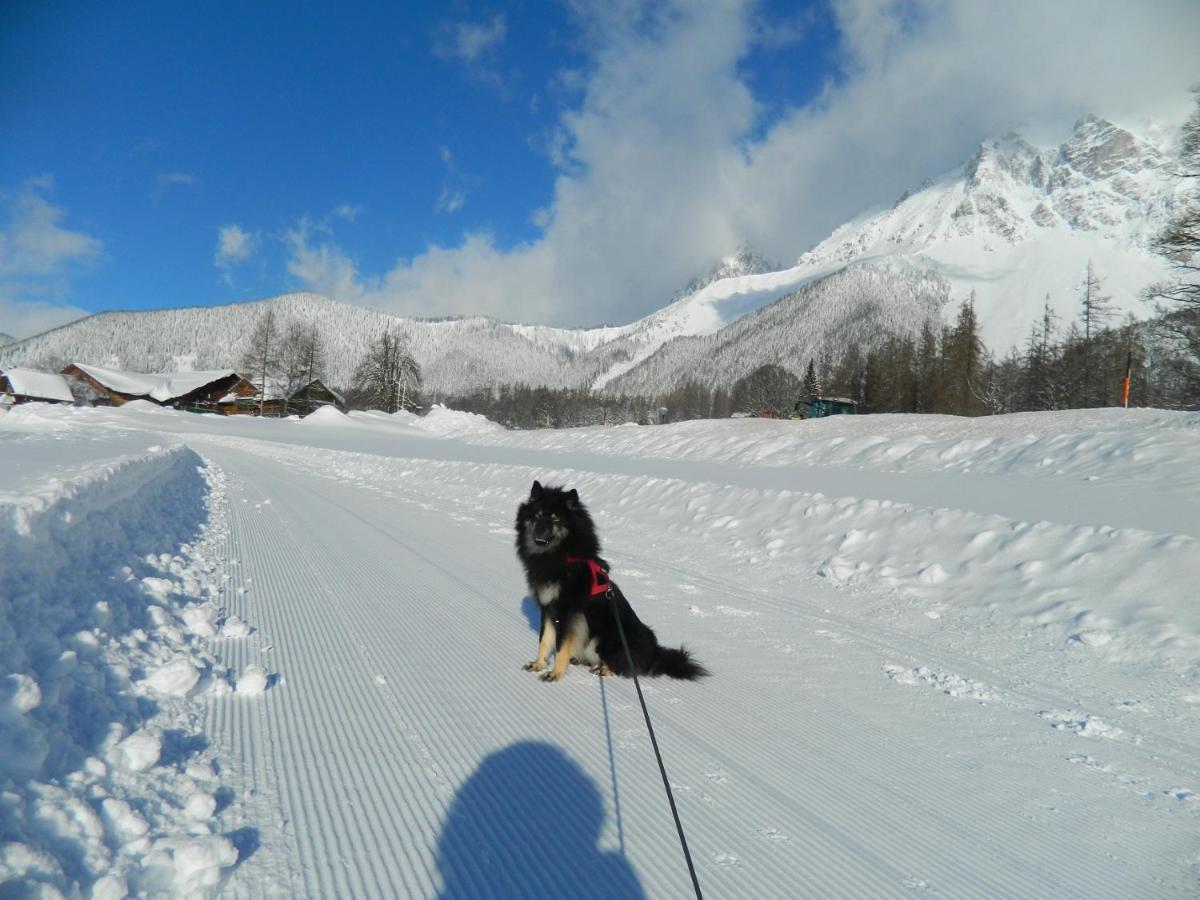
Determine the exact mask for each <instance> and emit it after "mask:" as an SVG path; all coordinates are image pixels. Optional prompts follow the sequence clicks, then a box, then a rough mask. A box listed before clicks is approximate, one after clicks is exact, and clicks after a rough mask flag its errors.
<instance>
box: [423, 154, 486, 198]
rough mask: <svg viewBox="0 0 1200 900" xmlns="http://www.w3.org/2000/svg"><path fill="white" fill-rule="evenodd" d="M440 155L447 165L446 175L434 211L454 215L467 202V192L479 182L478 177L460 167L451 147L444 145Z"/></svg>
mask: <svg viewBox="0 0 1200 900" xmlns="http://www.w3.org/2000/svg"><path fill="white" fill-rule="evenodd" d="M439 155H440V156H441V158H442V163H443V165H445V167H446V177H445V178H444V179H442V190H441V193H440V194H438V198H437V202H436V203H435V204H434V205H433V211H434V212H438V213H445V214H446V215H453V214H454V213H456V212H458V211H459V210H460V209H462V208H463V206H464V205H465V204H466V202H467V193H468V192H469V191H470V190H471V188H473V187H474V186H475V185H476V184H477V183H478V179H477V178H474V177H472V176H470V175H467V174H466V173H464V172H462V171H461V170H460V169H459V167H458V163H457V162H456V161H455V159H454V154H453V153H452V152H451V151H450V148H449V147H442V148H441V150H440V151H439Z"/></svg>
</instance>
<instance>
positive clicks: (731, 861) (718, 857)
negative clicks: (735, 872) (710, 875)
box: [713, 853, 738, 869]
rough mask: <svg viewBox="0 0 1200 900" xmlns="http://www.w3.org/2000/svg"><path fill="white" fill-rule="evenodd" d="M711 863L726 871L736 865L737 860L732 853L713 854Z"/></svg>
mask: <svg viewBox="0 0 1200 900" xmlns="http://www.w3.org/2000/svg"><path fill="white" fill-rule="evenodd" d="M713 862H715V863H716V864H717V865H718V866H720V867H721V868H723V869H728V868H731V867H732V866H736V865H737V864H738V858H737V856H736V855H734V854H733V853H714V854H713Z"/></svg>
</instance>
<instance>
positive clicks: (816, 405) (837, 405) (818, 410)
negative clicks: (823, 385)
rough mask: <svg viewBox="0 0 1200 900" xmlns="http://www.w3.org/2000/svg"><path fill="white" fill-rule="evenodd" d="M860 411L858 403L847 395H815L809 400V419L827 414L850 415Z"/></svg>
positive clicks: (821, 417) (819, 417)
mask: <svg viewBox="0 0 1200 900" xmlns="http://www.w3.org/2000/svg"><path fill="white" fill-rule="evenodd" d="M856 412H858V404H857V403H856V402H854V401H853V400H850V399H848V398H846V397H813V398H812V399H811V400H809V401H808V416H807V418H809V419H823V418H825V417H826V416H850V415H854V414H855V413H856Z"/></svg>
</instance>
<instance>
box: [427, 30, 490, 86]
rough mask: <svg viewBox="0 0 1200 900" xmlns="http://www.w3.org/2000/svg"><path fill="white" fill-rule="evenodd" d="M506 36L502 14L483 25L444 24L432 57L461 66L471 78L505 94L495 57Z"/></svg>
mask: <svg viewBox="0 0 1200 900" xmlns="http://www.w3.org/2000/svg"><path fill="white" fill-rule="evenodd" d="M507 34H508V24H507V22H506V21H505V18H504V15H503V14H502V13H497V14H496V15H494V16H492V17H491V19H489V20H488V21H486V22H468V21H460V22H443V23H442V25H441V27H440V28H439V29H438V33H437V35H435V37H434V41H433V55H434V56H436V57H438V58H439V59H443V60H446V61H447V62H455V63H458V64H460V65H462V66H463V67H464V68H465V70H466V71H467V73H468V74H469V75H471V76H472V77H473V78H476V79H477V80H479V81H482V82H484V83H485V84H490V85H491V86H492V87H494V88H496V89H498V90H500V91H501V92H504V91H505V86H504V80H503V78H501V76H500V74H499V72H498V71H497V70H496V55H497V52H498V50H499V49H500V47H501V45H503V43H504V39H505V37H506V36H507Z"/></svg>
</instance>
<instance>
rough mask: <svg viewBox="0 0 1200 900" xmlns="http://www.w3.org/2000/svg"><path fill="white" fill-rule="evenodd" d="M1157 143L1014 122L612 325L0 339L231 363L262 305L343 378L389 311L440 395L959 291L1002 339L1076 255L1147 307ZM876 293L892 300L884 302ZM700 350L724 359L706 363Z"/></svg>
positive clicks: (840, 318) (617, 386) (373, 324)
mask: <svg viewBox="0 0 1200 900" xmlns="http://www.w3.org/2000/svg"><path fill="white" fill-rule="evenodd" d="M1171 162H1172V157H1171V155H1170V154H1169V153H1168V152H1165V151H1164V150H1162V149H1160V148H1158V147H1156V146H1155V145H1154V144H1153V143H1152V142H1150V141H1148V140H1146V139H1143V138H1139V137H1138V136H1137V135H1135V134H1133V133H1132V132H1130V131H1128V130H1126V129H1124V128H1121V127H1119V126H1117V125H1114V124H1113V123H1111V122H1109V121H1107V120H1105V119H1102V118H1100V117H1098V116H1085V117H1084V118H1082V119H1080V120H1079V121H1078V122H1076V123H1075V127H1074V129H1073V131H1072V133H1071V135H1070V137H1069V138H1068V139H1067V140H1066V141H1065V142H1063V143H1061V144H1059V145H1057V146H1051V147H1038V146H1035V145H1034V144H1032V143H1031V142H1029V141H1028V140H1027V139H1025V138H1024V137H1023V136H1021V135H1020V134H1018V133H1016V132H1010V133H1009V134H1006V135H1004V136H1003V137H1001V138H998V139H995V140H989V141H984V142H982V143H981V144H980V145H979V146H978V148H977V149H976V150H975V152H974V153H973V154H972V155H971V156H970V157H969V158H968V159H967V160H966V161H965V162H964V163H962V164H961V165H960V166H958V167H956V168H955V169H954V170H951V171H950V172H947V173H944V174H943V175H942V176H940V177H937V178H932V179H927V180H926V181H925V182H924V183H923V184H922V186H921V187H920V188H918V189H916V190H913V191H908V192H905V194H903V195H902V196H901V197H900V198H899V199H898V200H897V201H896V202H895V203H893V204H892V205H891V206H890V207H886V208H882V207H881V208H876V209H873V210H869V211H867V212H865V213H863V214H861V215H859V216H857V217H855V218H853V219H851V220H850V221H848V222H846V223H845V224H843V225H842V226H840V227H839V228H837V229H835V230H834V231H833V232H832V233H831V234H830V235H829V237H827V238H826V239H825V240H823V241H821V242H820V243H818V244H817V245H815V246H814V247H812V248H810V249H809V250H807V251H805V252H804V253H802V254H801V255H800V256H799V257H798V258H797V260H796V261H795V263H794V264H793V265H792V266H790V267H786V268H779V267H777V265H774V264H771V263H769V262H768V261H766V260H765V259H764V258H763V257H762V256H761V255H760V254H758V253H757V252H756V251H755V250H754V249H753V248H751V247H749V246H747V245H742V246H740V247H738V248H737V250H735V251H734V252H733V253H732V254H730V255H729V256H727V257H725V258H723V259H721V260H718V261H717V262H716V263H715V264H714V266H713V267H712V268H711V269H710V270H709V271H708V272H706V273H705V274H703V275H700V276H698V277H697V278H695V279H693V280H692V281H691V282H689V284H688V285H687V286H685V287H684V288H683V289H682V290H680V291H679V292H677V293H676V294H675V295H674V297H673V298H672V299H671V301H670V302H668V303H667V304H666V305H665V306H664V307H662V308H661V309H659V310H656V311H655V312H653V313H651V314H649V315H648V316H645V317H644V318H642V319H639V320H637V321H636V322H632V323H629V324H627V325H623V326H603V327H597V328H582V329H567V328H555V327H551V326H541V325H530V324H513V323H506V322H501V321H499V320H496V319H492V318H490V317H485V316H472V317H464V318H442V319H420V318H401V317H396V316H392V315H390V314H387V313H384V312H382V311H379V310H376V309H371V308H368V307H360V306H353V305H350V304H345V303H339V302H337V301H333V300H328V299H326V298H323V297H319V296H317V295H314V294H306V293H296V294H284V295H280V296H278V297H273V298H267V299H263V300H256V301H248V302H244V303H233V304H226V305H223V306H219V307H193V308H190V309H166V310H157V311H151V312H144V313H136V312H106V313H99V314H97V315H95V316H89V317H87V318H85V319H82V320H79V321H77V322H75V323H71V324H70V325H66V326H61V327H60V328H58V329H54V330H53V331H51V332H46V333H44V334H43V335H36V336H34V337H32V338H29V339H26V340H24V341H19V342H16V343H15V344H12V345H9V346H7V347H0V365H3V364H13V363H22V364H35V363H38V362H43V363H54V362H58V361H69V360H71V359H82V358H83V357H85V356H90V357H91V358H90V359H87V360H86V361H90V362H93V363H97V364H100V363H105V362H109V363H113V362H115V363H117V364H118V365H119V366H123V367H125V368H130V369H139V370H143V371H162V370H164V369H165V368H170V367H178V366H187V365H190V366H194V367H198V368H222V367H226V366H231V365H236V363H237V360H238V359H240V358H241V354H242V352H243V350H244V345H245V343H246V339H247V335H248V334H249V332H250V331H251V330H252V328H253V319H254V318H255V317H256V316H257V314H258V313H259V312H261V309H262V308H263V307H264V306H266V305H273V306H274V307H275V308H278V309H280V310H282V311H283V312H284V313H285V314H286V315H288V316H291V317H294V318H297V319H299V320H300V321H302V322H305V323H317V324H322V325H324V326H326V331H327V332H328V334H327V343H328V344H329V345H330V346H329V354H328V355H329V358H330V377H329V380H330V381H331V383H333V384H335V385H340V386H344V385H346V384H348V383H349V380H350V378H351V376H352V374H353V369H354V366H355V365H356V364H357V361H358V359H360V358H361V357H362V355H363V354H364V353H365V352H366V348H367V346H368V345H369V343H370V342H371V341H372V340H374V339H375V338H376V337H378V335H379V334H381V333H382V332H383V330H384V329H385V328H394V329H398V330H399V331H400V332H402V333H403V334H405V335H406V337H407V338H408V339H409V341H410V345H411V347H412V350H413V354H414V356H415V357H416V358H417V360H418V362H420V363H421V365H422V368H423V370H424V373H425V377H426V382H427V384H428V385H429V386H430V387H431V388H432V389H434V390H435V391H437V392H439V393H442V394H455V393H464V392H468V391H472V390H477V389H479V388H484V387H492V386H495V385H497V384H502V383H524V384H529V385H531V386H547V387H553V388H590V389H593V390H601V389H607V390H619V391H638V392H649V393H656V392H660V391H667V390H670V389H672V388H673V387H674V386H675V384H676V383H678V381H680V380H682V379H683V378H686V377H696V376H697V373H704V374H703V378H702V380H704V381H706V382H708V383H710V385H712V386H717V385H720V384H725V385H728V384H729V383H730V382H731V381H732V380H734V379H736V378H737V377H739V376H740V375H742V374H745V372H746V371H749V370H750V369H752V368H754V367H755V366H757V365H761V364H762V363H765V362H773V363H778V364H786V365H789V366H792V367H795V366H796V365H803V364H804V361H805V360H806V359H807V358H808V357H814V356H819V355H821V354H822V353H825V354H828V353H830V352H833V351H834V350H835V349H836V348H837V347H839V346H844V342H845V341H846V340H848V339H850V338H849V336H850V335H860V336H861V337H859V338H855V339H856V340H863V341H865V342H866V343H867V344H868V345H869V344H870V343H871V342H872V340H875V339H877V338H878V337H879V332H880V331H881V329H885V328H886V329H892V330H900V331H905V330H907V331H909V332H911V331H913V330H914V329H916V328H919V327H920V325H921V324H922V321H923V319H922V321H916V320H914V319H913V316H915V315H917V314H918V312H919V313H920V315H921V316H922V317H934V318H938V317H940V318H941V319H942V320H943V321H945V320H948V318H949V317H950V316H951V315H952V314H953V310H954V307H955V306H956V305H957V302H959V301H962V300H963V299H965V298H966V297H968V296H974V297H975V305H976V312H977V315H978V318H979V321H980V324H981V331H982V336H983V338H984V340H985V342H986V343H987V344H988V345H989V346H990V347H991V348H992V349H993V350H995V351H997V352H1004V351H1005V350H1007V349H1008V347H1010V346H1013V345H1020V344H1021V343H1023V341H1024V339H1025V337H1026V336H1027V334H1028V331H1029V328H1030V327H1031V326H1032V324H1033V323H1034V322H1036V321H1037V320H1039V319H1040V317H1041V313H1042V309H1043V305H1044V303H1045V302H1046V301H1047V299H1049V302H1050V305H1051V308H1052V310H1053V311H1054V312H1055V313H1056V314H1057V315H1058V317H1059V318H1060V320H1063V321H1070V320H1073V319H1074V318H1075V310H1076V308H1077V303H1078V300H1077V296H1076V294H1075V291H1076V288H1077V287H1078V285H1079V284H1080V283H1081V282H1082V277H1083V271H1084V269H1085V267H1086V265H1087V263H1088V261H1089V260H1092V261H1094V263H1095V267H1096V270H1097V272H1098V274H1099V275H1100V276H1101V277H1102V278H1104V279H1105V284H1104V290H1105V292H1106V293H1108V294H1110V295H1112V299H1113V305H1114V306H1115V307H1116V308H1117V310H1118V312H1119V313H1121V314H1129V315H1133V316H1135V317H1143V316H1145V315H1148V314H1149V313H1150V310H1149V308H1148V305H1147V304H1143V303H1142V302H1141V293H1142V291H1143V289H1144V288H1145V287H1146V285H1148V284H1150V283H1152V282H1154V281H1157V280H1160V279H1161V278H1162V277H1163V276H1164V275H1165V274H1166V272H1167V264H1166V262H1165V260H1163V259H1161V258H1160V257H1158V256H1155V255H1154V254H1152V253H1151V251H1150V249H1149V243H1150V240H1151V239H1152V237H1153V236H1154V234H1155V233H1157V231H1158V230H1160V229H1161V227H1162V226H1163V225H1165V223H1166V221H1167V219H1168V217H1169V215H1170V213H1171V211H1172V209H1173V208H1174V207H1175V204H1176V203H1178V202H1179V194H1180V190H1181V188H1180V186H1179V184H1178V181H1177V179H1174V178H1173V176H1172V174H1171V169H1172V165H1171ZM826 282H828V283H826ZM821 285H824V287H821ZM889 296H890V297H892V298H893V299H894V301H895V303H894V305H898V306H899V309H889V307H888V297H889ZM901 310H902V311H901ZM789 316H791V317H792V318H791V319H789ZM850 316H858V317H859V318H860V319H861V321H860V322H858V323H857V324H853V323H851V322H850V320H849V319H848V317H850ZM140 317H151V319H152V320H153V322H154V323H155V324H153V325H148V324H147V323H148V322H150V321H151V319H143V318H140ZM735 326H736V327H735ZM197 334H203V335H205V340H206V341H207V343H206V344H204V345H203V346H202V345H201V343H200V342H199V341H198V340H197V338H196V337H195V336H196V335H197ZM98 348H99V349H98ZM735 349H736V350H737V351H738V352H737V354H736V355H734V351H735ZM706 353H708V354H711V355H714V358H720V359H723V360H724V361H725V362H724V363H723V364H722V365H721V366H718V367H714V365H712V364H711V361H709V360H707V359H706V358H705V357H704V354H706ZM97 354H99V355H100V358H96V356H97Z"/></svg>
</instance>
